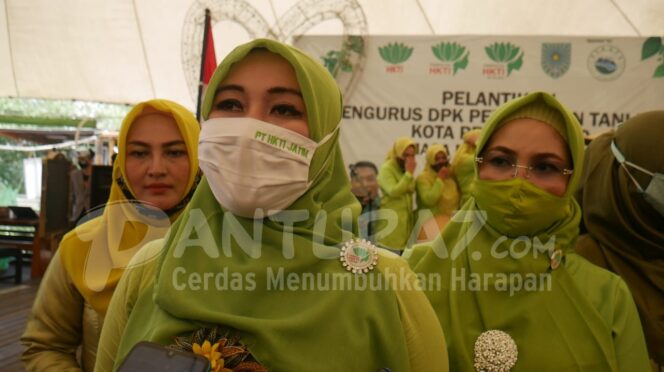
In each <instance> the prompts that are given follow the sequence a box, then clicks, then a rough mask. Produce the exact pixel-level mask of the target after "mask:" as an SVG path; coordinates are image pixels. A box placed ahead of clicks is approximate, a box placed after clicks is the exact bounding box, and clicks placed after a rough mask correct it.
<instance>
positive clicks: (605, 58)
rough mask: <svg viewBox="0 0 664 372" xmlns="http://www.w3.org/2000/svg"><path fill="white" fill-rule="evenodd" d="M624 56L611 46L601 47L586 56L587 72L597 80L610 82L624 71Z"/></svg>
mask: <svg viewBox="0 0 664 372" xmlns="http://www.w3.org/2000/svg"><path fill="white" fill-rule="evenodd" d="M625 65H626V61H625V55H624V54H623V52H622V51H621V50H620V49H618V48H617V47H615V46H613V45H608V44H607V45H602V46H599V47H597V48H595V50H593V51H592V52H591V53H590V55H589V56H588V71H590V74H591V75H592V76H593V77H594V78H595V79H597V80H600V81H611V80H615V79H617V78H618V77H619V76H620V75H622V73H623V71H625Z"/></svg>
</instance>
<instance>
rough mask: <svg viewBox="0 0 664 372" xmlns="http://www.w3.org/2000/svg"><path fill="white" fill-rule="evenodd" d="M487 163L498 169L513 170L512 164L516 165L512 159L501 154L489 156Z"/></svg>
mask: <svg viewBox="0 0 664 372" xmlns="http://www.w3.org/2000/svg"><path fill="white" fill-rule="evenodd" d="M486 162H487V163H488V164H489V165H491V166H493V167H496V168H511V167H512V164H514V161H512V159H510V158H508V157H507V156H505V155H501V154H489V155H488V156H487V159H486Z"/></svg>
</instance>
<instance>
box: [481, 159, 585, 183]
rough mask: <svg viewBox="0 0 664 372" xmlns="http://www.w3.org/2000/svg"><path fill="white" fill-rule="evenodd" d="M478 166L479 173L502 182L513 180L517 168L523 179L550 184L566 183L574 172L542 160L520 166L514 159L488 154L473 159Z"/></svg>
mask: <svg viewBox="0 0 664 372" xmlns="http://www.w3.org/2000/svg"><path fill="white" fill-rule="evenodd" d="M475 162H477V163H478V164H479V170H480V173H482V174H483V175H484V176H487V177H489V178H492V179H498V180H504V179H508V178H514V177H516V176H517V174H518V173H519V168H521V169H523V170H524V172H525V177H526V178H528V179H533V180H535V181H539V182H541V183H552V182H557V181H566V179H567V177H568V176H570V175H571V174H572V173H573V172H574V171H573V170H572V169H565V168H561V167H559V166H557V165H556V164H553V163H551V162H550V161H546V160H542V161H539V162H536V163H535V164H529V165H520V164H518V163H517V162H516V161H515V160H514V159H512V158H510V157H508V156H505V155H502V154H500V155H499V154H489V155H487V156H483V157H477V158H475Z"/></svg>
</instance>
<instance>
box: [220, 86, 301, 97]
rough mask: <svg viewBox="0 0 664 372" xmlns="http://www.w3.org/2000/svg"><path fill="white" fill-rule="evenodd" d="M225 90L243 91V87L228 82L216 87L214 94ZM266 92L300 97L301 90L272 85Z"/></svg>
mask: <svg viewBox="0 0 664 372" xmlns="http://www.w3.org/2000/svg"><path fill="white" fill-rule="evenodd" d="M225 91H236V92H240V93H244V92H245V90H244V87H242V86H241V85H237V84H228V85H222V86H220V87H219V88H217V91H216V92H215V95H217V94H219V93H221V92H225ZM267 92H268V93H269V94H293V95H296V96H298V97H300V98H302V92H300V91H299V90H297V89H293V88H286V87H274V88H270V89H268V90H267Z"/></svg>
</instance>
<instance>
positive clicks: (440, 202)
mask: <svg viewBox="0 0 664 372" xmlns="http://www.w3.org/2000/svg"><path fill="white" fill-rule="evenodd" d="M449 165H450V164H449V161H448V158H447V151H446V150H445V147H444V146H443V145H440V144H434V145H432V146H431V147H429V148H428V149H427V152H426V165H425V166H424V170H422V173H420V175H419V176H417V180H416V185H417V195H416V200H417V212H418V220H419V219H423V218H428V217H429V216H430V218H428V219H427V220H424V221H418V222H421V229H420V233H419V234H418V239H417V240H418V242H423V241H431V240H433V239H434V238H435V237H436V236H438V234H440V232H441V231H443V229H444V228H445V225H447V223H448V222H449V221H450V218H452V214H453V213H454V212H455V211H456V210H457V209H458V208H459V190H458V188H457V184H456V182H454V179H453V178H452V177H451V175H450V168H449ZM424 213H426V214H424Z"/></svg>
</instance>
